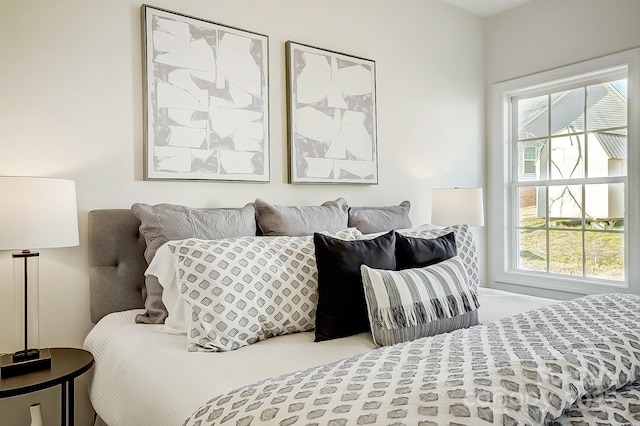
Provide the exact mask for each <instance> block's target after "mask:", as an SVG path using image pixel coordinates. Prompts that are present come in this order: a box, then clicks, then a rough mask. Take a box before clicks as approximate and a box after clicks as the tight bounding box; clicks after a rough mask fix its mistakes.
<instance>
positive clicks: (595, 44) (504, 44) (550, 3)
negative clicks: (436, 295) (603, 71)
mask: <svg viewBox="0 0 640 426" xmlns="http://www.w3.org/2000/svg"><path fill="white" fill-rule="evenodd" d="M638 16H640V2H639V1H637V0H615V1H603V0H533V1H530V2H528V3H525V4H523V5H521V6H519V7H517V8H514V9H511V10H509V11H507V12H505V13H503V14H500V15H497V16H494V17H492V18H489V19H488V20H487V27H486V61H485V64H486V68H485V70H486V79H487V90H488V93H491V85H492V84H494V83H498V82H501V81H506V80H511V79H514V78H518V77H523V76H526V75H530V74H534V73H537V72H541V71H546V70H549V69H553V68H558V67H561V66H565V65H570V64H573V63H576V62H581V61H585V60H588V59H593V58H597V57H600V56H604V55H608V54H611V53H615V52H619V51H622V50H627V49H631V48H634V47H639V46H640V26H638ZM488 101H489V102H488V103H487V105H488V106H487V111H488V112H487V123H491V120H492V117H491V108H490V105H491V103H490V100H488ZM487 142H488V144H490V143H491V140H490V138H489V140H488V141H487ZM488 146H490V145H488ZM497 167H499V166H497ZM491 169H492V165H491V164H488V170H491ZM488 198H491V188H489V189H488ZM488 208H489V218H491V217H492V215H491V212H492V211H497V210H496V209H497V208H499V206H495V205H491V204H490V203H489V206H488ZM501 225H502V224H499V223H491V221H490V220H489V222H488V233H487V237H486V238H487V241H488V243H487V253H496V248H495V247H494V246H495V242H496V241H497V238H499V237H498V236H497V235H498V234H497V233H494V232H493V231H494V230H496V229H497V228H498V227H499V226H501ZM492 242H493V243H494V244H492ZM489 279H491V277H489ZM488 284H489V285H490V286H492V287H495V288H500V289H505V290H509V291H515V292H522V293H528V294H535V295H539V296H546V297H556V298H571V297H576V295H574V294H569V293H560V292H553V291H541V290H535V289H532V288H530V287H521V286H512V285H503V284H495V283H492V282H489V283H488Z"/></svg>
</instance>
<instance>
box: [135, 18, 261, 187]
mask: <svg viewBox="0 0 640 426" xmlns="http://www.w3.org/2000/svg"><path fill="white" fill-rule="evenodd" d="M142 13H143V19H144V47H145V52H144V53H145V60H144V64H145V89H146V93H145V94H146V97H145V98H146V99H145V106H146V108H145V118H146V140H145V178H146V179H196V180H226V181H258V182H268V181H269V115H268V106H269V99H268V38H267V36H265V35H261V34H256V33H253V32H248V31H244V30H240V29H237V28H232V27H228V26H224V25H220V24H216V23H213V22H208V21H204V20H201V19H197V18H193V17H189V16H185V15H181V14H177V13H174V12H169V11H166V10H162V9H157V8H153V7H149V6H146V5H145V6H142Z"/></svg>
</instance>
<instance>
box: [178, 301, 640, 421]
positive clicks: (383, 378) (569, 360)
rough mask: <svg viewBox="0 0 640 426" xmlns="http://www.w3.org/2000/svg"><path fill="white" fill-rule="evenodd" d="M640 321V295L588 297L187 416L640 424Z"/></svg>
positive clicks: (257, 390) (228, 398) (284, 379)
mask: <svg viewBox="0 0 640 426" xmlns="http://www.w3.org/2000/svg"><path fill="white" fill-rule="evenodd" d="M639 325H640V297H639V296H634V295H622V294H609V295H597V296H587V297H583V298H580V299H576V300H573V301H567V302H562V303H559V304H556V305H553V306H549V307H545V308H541V309H537V310H534V311H530V312H528V313H524V314H520V315H517V316H514V317H509V318H505V319H503V320H500V321H497V322H494V323H490V324H485V325H480V326H476V327H472V328H469V329H463V330H458V331H455V332H452V333H447V334H441V335H437V336H434V337H430V338H423V339H418V340H415V341H412V342H409V343H403V344H399V345H396V346H390V347H384V348H381V349H378V350H375V351H372V352H368V353H365V354H362V355H359V356H355V357H351V358H348V359H345V360H342V361H339V362H336V363H332V364H328V365H323V366H319V367H315V368H311V369H308V370H305V371H299V372H295V373H291V374H287V375H284V376H280V377H276V378H272V379H268V380H265V381H261V382H259V383H256V384H252V385H249V386H245V387H242V388H239V389H236V390H234V391H232V392H229V393H228V394H225V395H218V396H214V397H213V398H212V399H211V400H209V401H208V402H207V403H206V404H205V405H204V406H202V407H201V408H199V409H198V410H197V411H196V412H195V413H193V414H192V415H191V416H190V417H189V418H188V419H187V420H185V422H184V424H185V425H201V426H202V425H215V424H238V425H255V424H274V425H291V424H330V425H347V424H354V425H362V424H399V425H400V424H406V425H415V424H421V425H482V424H504V425H537V424H552V425H595V424H598V425H631V424H640V383H639V382H638V380H639V379H640V326H639Z"/></svg>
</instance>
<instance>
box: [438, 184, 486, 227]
mask: <svg viewBox="0 0 640 426" xmlns="http://www.w3.org/2000/svg"><path fill="white" fill-rule="evenodd" d="M431 206H432V207H431V223H433V224H434V225H442V226H445V225H457V224H467V225H469V226H484V205H483V202H482V188H442V189H434V190H433V191H432V194H431Z"/></svg>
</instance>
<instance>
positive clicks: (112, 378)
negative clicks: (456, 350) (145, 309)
mask: <svg viewBox="0 0 640 426" xmlns="http://www.w3.org/2000/svg"><path fill="white" fill-rule="evenodd" d="M478 297H479V300H480V304H481V306H480V310H479V317H480V321H481V322H482V323H488V322H492V321H495V320H497V319H500V318H503V317H506V316H511V315H515V314H517V313H521V312H525V311H528V310H531V309H535V308H538V307H541V306H546V305H549V304H552V303H555V301H554V300H551V299H543V298H537V297H531V296H524V295H518V294H514V293H507V292H503V291H499V290H492V289H486V288H481V289H479V294H478ZM141 312H142V310H132V311H125V312H118V313H114V314H110V315H108V316H106V317H105V318H103V319H102V320H101V321H100V322H99V323H98V324H97V325H96V326H95V327H94V328H93V330H92V331H91V332H90V333H89V335H88V336H87V338H86V340H85V344H84V347H85V349H87V350H89V351H90V352H91V353H92V354H93V356H94V358H95V370H94V374H93V377H92V379H91V385H90V397H91V401H92V404H93V406H94V409H95V410H96V412H97V413H98V415H99V416H100V417H101V418H102V420H103V421H104V422H106V424H108V425H109V426H120V425H123V426H124V425H132V424H135V425H138V426H145V425H154V426H156V425H157V426H161V425H176V424H182V422H183V421H184V420H185V419H186V418H187V417H188V416H190V415H191V414H192V413H193V411H194V410H195V409H197V408H198V407H200V406H201V405H202V404H203V403H204V402H206V401H207V400H208V399H210V398H211V396H212V395H215V394H217V393H226V392H228V391H230V390H232V389H235V388H237V387H240V386H242V385H246V384H249V383H253V382H256V381H258V380H261V379H266V378H268V377H272V376H276V375H280V374H285V373H288V372H291V371H296V370H301V369H305V368H309V367H313V366H316V365H321V364H326V363H329V362H332V361H336V360H339V359H342V358H346V357H349V356H352V355H356V354H359V353H363V352H366V351H369V350H371V349H373V348H374V347H375V346H374V344H373V340H372V339H371V335H370V333H361V334H358V335H355V336H351V337H346V338H342V339H336V340H329V341H325V342H314V341H313V339H314V334H313V332H307V333H296V334H290V335H286V336H279V337H275V338H271V339H267V340H264V341H261V342H258V343H256V344H253V345H250V346H247V347H243V348H241V349H238V350H236V351H231V352H217V353H204V352H188V351H187V350H186V337H185V336H184V335H180V334H170V333H166V332H161V331H160V330H161V327H159V326H154V325H147V324H136V323H135V317H136V315H137V314H139V313H141Z"/></svg>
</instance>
